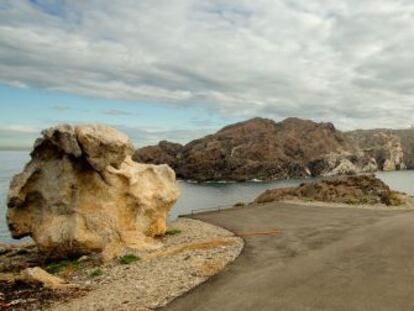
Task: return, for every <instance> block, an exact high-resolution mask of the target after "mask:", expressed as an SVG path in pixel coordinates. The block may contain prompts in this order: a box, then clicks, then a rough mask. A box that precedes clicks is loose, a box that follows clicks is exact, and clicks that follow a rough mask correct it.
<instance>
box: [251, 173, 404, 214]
mask: <svg viewBox="0 0 414 311" xmlns="http://www.w3.org/2000/svg"><path fill="white" fill-rule="evenodd" d="M292 199H300V200H307V201H309V200H314V201H322V202H335V203H346V204H378V203H380V204H386V205H392V206H398V205H402V204H404V201H403V198H402V196H401V195H400V194H399V193H397V192H394V191H392V190H391V189H390V188H389V187H388V186H387V185H386V184H385V183H384V182H382V181H381V180H380V179H378V178H376V177H375V176H374V175H358V176H339V177H330V178H324V179H322V180H318V181H314V182H306V183H303V184H301V185H300V186H298V187H292V188H280V189H269V190H266V191H265V192H263V193H262V194H260V195H259V196H258V197H257V198H256V200H255V203H268V202H274V201H281V200H292Z"/></svg>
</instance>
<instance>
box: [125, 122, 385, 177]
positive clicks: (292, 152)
mask: <svg viewBox="0 0 414 311" xmlns="http://www.w3.org/2000/svg"><path fill="white" fill-rule="evenodd" d="M133 159H134V160H135V161H138V162H143V163H156V164H159V163H167V164H169V165H170V166H171V167H173V168H174V169H175V171H176V173H177V176H178V177H179V178H183V179H189V180H196V181H218V180H236V181H246V180H251V179H260V180H274V179H285V178H292V177H305V176H319V175H330V174H354V173H360V172H369V171H374V170H376V168H377V167H376V163H375V161H373V160H372V159H371V157H369V156H366V154H364V153H363V152H361V150H360V149H359V148H358V147H356V146H355V144H353V143H352V142H351V141H350V140H349V139H348V138H347V137H346V136H345V135H344V134H343V133H342V132H340V131H338V130H337V129H335V127H334V126H333V124H331V123H315V122H312V121H309V120H301V119H297V118H289V119H286V120H284V121H282V122H279V123H275V122H274V121H272V120H269V119H263V118H255V119H251V120H248V121H246V122H241V123H237V124H233V125H230V126H226V127H225V128H223V129H221V130H220V131H218V132H217V133H215V134H213V135H209V136H206V137H204V138H201V139H197V140H194V141H192V142H190V143H188V144H186V145H184V146H181V145H179V144H174V143H170V142H165V141H163V142H161V143H160V144H158V145H156V146H149V147H144V148H141V149H138V150H137V151H136V152H135V154H134V156H133Z"/></svg>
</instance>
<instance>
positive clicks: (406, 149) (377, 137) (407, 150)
mask: <svg viewBox="0 0 414 311" xmlns="http://www.w3.org/2000/svg"><path fill="white" fill-rule="evenodd" d="M346 136H347V137H348V138H349V139H350V140H351V141H352V142H353V143H355V144H356V145H357V146H358V147H359V148H360V149H361V150H363V151H364V152H365V153H366V154H368V155H370V156H372V157H374V158H375V160H376V162H377V164H378V168H379V169H380V170H383V171H394V170H402V169H406V168H408V169H413V168H414V129H406V130H392V129H373V130H356V131H351V132H347V133H346Z"/></svg>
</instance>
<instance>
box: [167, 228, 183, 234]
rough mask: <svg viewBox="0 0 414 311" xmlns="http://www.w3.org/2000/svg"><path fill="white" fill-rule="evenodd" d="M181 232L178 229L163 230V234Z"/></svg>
mask: <svg viewBox="0 0 414 311" xmlns="http://www.w3.org/2000/svg"><path fill="white" fill-rule="evenodd" d="M179 233H181V230H180V229H169V230H167V231H166V232H165V235H175V234H179Z"/></svg>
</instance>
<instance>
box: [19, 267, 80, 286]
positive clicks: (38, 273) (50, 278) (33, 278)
mask: <svg viewBox="0 0 414 311" xmlns="http://www.w3.org/2000/svg"><path fill="white" fill-rule="evenodd" d="M20 275H21V277H22V280H23V281H26V282H29V283H33V282H34V283H36V282H38V283H41V284H42V285H43V287H45V288H50V289H66V288H70V287H74V286H73V284H66V282H65V281H64V280H62V279H61V278H59V277H57V276H54V275H52V274H50V273H47V272H46V271H45V270H43V269H42V268H39V267H34V268H27V269H24V270H23V271H21V272H20Z"/></svg>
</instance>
